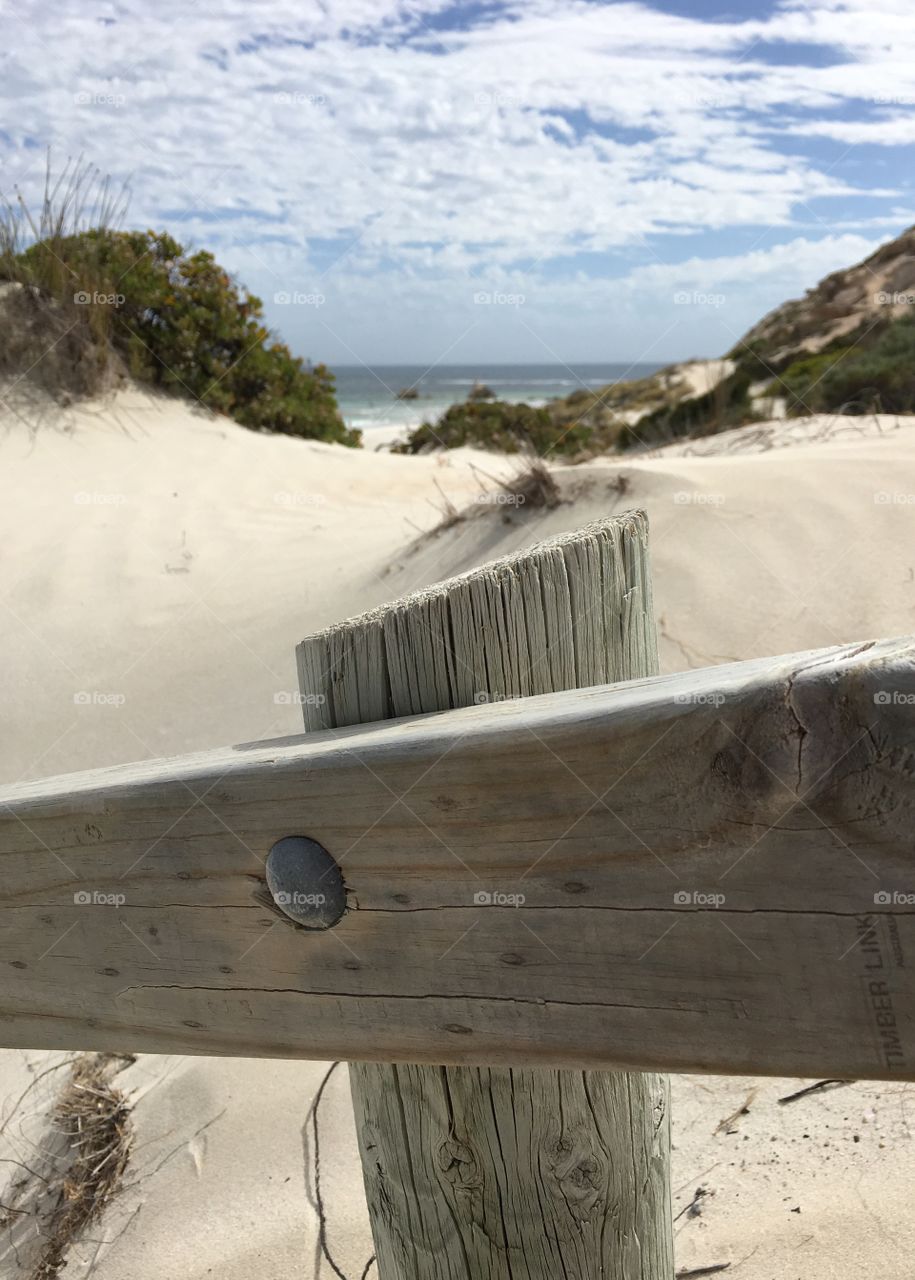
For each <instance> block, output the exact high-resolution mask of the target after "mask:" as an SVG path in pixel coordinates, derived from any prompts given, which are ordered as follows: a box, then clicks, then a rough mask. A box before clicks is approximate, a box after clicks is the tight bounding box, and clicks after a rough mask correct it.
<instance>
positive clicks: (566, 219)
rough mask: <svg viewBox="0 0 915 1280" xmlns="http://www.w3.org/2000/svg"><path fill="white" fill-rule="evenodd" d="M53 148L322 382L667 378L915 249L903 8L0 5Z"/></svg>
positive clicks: (240, 2)
mask: <svg viewBox="0 0 915 1280" xmlns="http://www.w3.org/2000/svg"><path fill="white" fill-rule="evenodd" d="M0 32H2V35H0V190H2V191H3V193H4V194H6V195H10V194H11V193H12V192H13V190H14V188H16V187H18V188H19V189H20V190H21V191H22V192H23V193H24V195H25V196H26V198H28V199H34V198H35V197H36V196H37V195H39V194H40V190H41V186H42V182H43V177H44V166H45V161H46V153H47V148H48V147H50V148H51V156H52V164H53V165H54V166H55V168H56V169H59V168H60V167H61V166H62V165H63V164H64V163H65V162H66V159H67V157H70V156H72V157H76V156H79V155H82V156H83V157H84V158H85V159H86V160H87V161H90V162H92V163H93V164H95V165H97V166H98V168H99V169H100V170H101V171H102V172H104V173H107V174H111V175H112V178H113V179H114V180H115V181H116V182H122V181H127V182H129V186H130V192H131V194H130V202H129V206H128V209H127V214H126V217H125V219H124V222H123V225H130V226H139V227H155V228H157V229H159V228H161V229H166V230H169V231H170V232H171V233H172V234H173V235H175V236H176V237H177V238H178V239H179V240H180V241H181V242H182V243H183V244H185V245H186V246H188V247H192V248H205V249H209V250H211V251H212V252H213V253H215V255H216V257H217V258H218V259H219V261H221V262H222V263H223V264H224V265H225V266H226V267H228V268H229V269H230V270H231V271H232V273H233V274H234V275H235V276H236V278H237V279H238V280H239V281H240V282H242V283H243V284H244V285H245V286H246V287H247V288H249V289H250V290H251V291H252V292H254V293H256V294H257V295H258V296H259V297H260V298H261V299H262V300H263V302H264V306H265V313H266V315H267V318H268V321H269V323H270V325H271V326H272V327H273V328H274V329H275V330H276V331H277V332H278V333H279V334H280V335H281V336H282V337H283V338H284V339H285V340H287V341H288V342H289V344H290V346H291V347H292V348H293V350H294V351H295V352H296V353H297V354H300V355H304V356H308V357H310V358H312V359H314V360H315V361H318V360H324V361H326V362H328V363H330V364H331V365H332V366H333V365H334V364H359V363H366V364H377V363H411V364H412V363H423V364H427V365H433V364H436V363H471V362H474V361H478V362H487V363H491V362H522V363H525V362H529V363H551V362H554V361H556V362H570V361H575V362H582V361H600V362H607V361H624V362H650V363H662V362H664V361H668V360H675V359H683V358H687V357H690V356H711V355H719V354H722V353H724V352H725V351H727V350H729V349H730V348H731V347H732V346H733V345H734V344H735V343H736V342H737V340H738V339H739V337H740V336H741V335H742V334H743V333H744V332H745V331H746V330H747V329H748V328H749V327H750V326H751V325H752V324H753V323H755V322H756V321H757V320H758V319H759V318H760V317H761V316H762V315H763V314H765V312H767V311H768V310H770V309H771V308H772V307H774V306H776V305H778V304H779V303H780V302H782V301H784V300H785V299H786V298H788V297H794V296H798V295H799V294H801V293H803V291H804V289H805V288H807V287H809V286H811V285H813V284H815V283H816V281H817V280H818V279H820V278H821V277H822V276H823V275H825V274H826V273H827V272H829V271H831V270H834V269H836V268H839V267H842V266H847V265H850V264H852V263H853V262H856V261H858V260H859V259H861V258H862V257H864V256H865V255H866V254H867V253H869V252H870V251H871V250H873V249H874V248H875V247H876V246H877V245H878V244H879V243H881V242H882V241H885V240H887V239H889V238H891V237H893V236H895V235H897V234H898V233H899V232H900V231H902V230H904V229H905V228H906V227H908V226H910V225H911V224H912V223H915V192H913V176H915V164H913V160H915V111H913V106H915V6H913V2H912V0H778V2H772V0H769V2H764V0H722V3H718V2H717V0H655V2H652V3H647V2H646V3H635V2H632V0H611V2H607V0H505V2H503V0H493V2H491V3H490V2H488V0H481V2H479V3H469V4H453V3H449V2H448V0H323V2H320V3H319V2H318V0H218V2H217V0H156V3H155V4H154V5H153V4H151V3H150V0H122V2H115V0H34V2H33V0H19V2H18V3H10V2H8V0H0Z"/></svg>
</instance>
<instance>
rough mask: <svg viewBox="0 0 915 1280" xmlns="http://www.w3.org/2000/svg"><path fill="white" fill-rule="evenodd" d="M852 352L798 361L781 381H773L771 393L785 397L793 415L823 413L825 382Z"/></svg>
mask: <svg viewBox="0 0 915 1280" xmlns="http://www.w3.org/2000/svg"><path fill="white" fill-rule="evenodd" d="M848 353H849V348H848V347H835V348H833V349H832V350H831V351H821V352H819V353H818V354H817V355H815V356H808V357H807V358H806V359H804V360H795V362H794V364H791V365H789V366H788V368H787V369H786V370H785V372H784V373H783V374H782V375H781V376H780V377H779V378H775V379H773V381H772V383H771V384H770V386H769V394H770V395H773V396H785V398H786V411H787V412H788V413H789V414H790V415H792V416H794V415H798V414H805V413H819V412H820V410H821V408H822V396H823V379H824V377H825V375H826V374H827V373H828V372H829V370H830V369H831V368H832V367H833V365H834V364H836V363H837V362H838V361H839V360H844V359H845V358H846V357H847V355H848Z"/></svg>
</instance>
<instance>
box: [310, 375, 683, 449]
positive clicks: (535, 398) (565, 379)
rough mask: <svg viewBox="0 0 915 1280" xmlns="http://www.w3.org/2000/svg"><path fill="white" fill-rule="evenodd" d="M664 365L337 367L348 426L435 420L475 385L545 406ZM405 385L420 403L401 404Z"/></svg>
mask: <svg viewBox="0 0 915 1280" xmlns="http://www.w3.org/2000/svg"><path fill="white" fill-rule="evenodd" d="M661 367H662V366H661V365H658V364H573V365H564V364H482V363H481V364H472V365H471V364H440V365H436V366H435V367H434V368H431V369H430V368H429V367H428V366H427V365H418V364H416V365H412V364H387V365H374V366H372V367H367V366H365V365H339V364H338V365H334V366H332V371H333V373H334V375H335V377H336V379H337V401H338V403H339V405H340V412H341V413H342V415H343V417H344V419H345V421H346V424H347V426H350V427H358V428H360V429H361V430H363V431H366V432H368V431H371V430H372V429H373V428H375V427H395V426H408V427H414V426H418V425H419V424H420V423H421V422H424V421H430V422H434V421H435V419H436V418H438V417H440V415H441V414H443V413H444V412H445V410H446V409H447V408H448V407H449V406H450V405H452V404H456V403H458V402H459V401H462V400H466V399H467V393H468V392H469V391H470V389H471V387H472V386H473V384H474V383H475V382H482V383H484V384H485V385H486V386H487V387H490V388H491V389H492V390H493V391H494V392H495V393H496V397H497V398H498V399H499V400H508V401H511V402H513V403H520V402H522V401H523V402H524V403H526V404H531V405H542V404H544V403H545V402H546V401H547V400H552V399H554V398H555V397H557V396H567V395H569V394H570V392H572V391H576V390H578V389H579V388H586V389H590V388H595V389H596V388H597V387H602V386H605V385H606V384H607V383H608V382H617V381H619V380H620V379H622V378H625V379H627V380H628V379H633V378H644V377H647V376H648V375H649V374H651V373H654V372H655V371H656V370H657V369H660V368H661ZM403 387H415V388H416V390H417V391H418V392H419V398H418V399H417V400H398V399H397V392H398V391H399V390H400V389H401V388H403Z"/></svg>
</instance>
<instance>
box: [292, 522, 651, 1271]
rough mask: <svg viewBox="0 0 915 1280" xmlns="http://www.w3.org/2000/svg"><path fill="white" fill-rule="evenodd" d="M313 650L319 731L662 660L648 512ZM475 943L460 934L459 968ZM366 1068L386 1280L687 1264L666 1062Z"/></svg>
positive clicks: (361, 1105)
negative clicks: (676, 1204) (673, 1174)
mask: <svg viewBox="0 0 915 1280" xmlns="http://www.w3.org/2000/svg"><path fill="white" fill-rule="evenodd" d="M298 656H299V675H300V683H301V689H302V693H303V695H304V699H303V701H304V707H305V721H306V728H308V729H327V728H337V727H341V726H344V725H352V724H357V723H361V722H366V721H376V720H382V719H387V718H390V717H397V716H408V715H415V714H418V713H422V712H434V711H443V710H446V709H448V708H453V707H461V706H467V705H469V704H471V703H474V702H477V703H479V702H486V701H489V700H494V699H495V700H501V699H513V698H518V697H526V696H530V695H533V694H540V693H551V692H556V691H559V690H565V689H571V688H578V687H585V686H590V685H596V684H602V683H605V682H612V681H618V680H630V679H635V678H637V677H641V676H648V675H652V674H654V673H655V672H656V671H657V650H656V641H655V627H654V619H653V614H652V605H651V587H650V578H649V568H648V552H647V521H646V518H645V516H644V515H642V514H641V513H630V514H628V515H625V516H622V517H619V518H616V519H613V520H608V521H604V522H600V523H597V524H594V525H591V526H589V527H587V528H586V529H583V530H581V531H580V532H579V533H576V534H575V535H573V536H569V537H561V538H558V539H554V540H552V541H550V542H546V543H541V544H540V545H539V546H538V547H536V548H534V549H533V550H531V551H527V552H524V553H521V554H520V555H517V556H514V557H510V558H508V559H505V560H501V561H498V562H496V563H493V564H490V565H487V566H484V567H483V568H481V569H478V570H474V571H473V572H471V573H468V574H465V575H463V576H462V577H459V578H456V579H453V580H452V581H450V582H446V583H443V584H441V585H440V586H436V587H432V588H430V589H429V590H428V591H424V592H421V593H419V594H417V595H415V596H412V597H409V598H408V599H406V600H402V601H400V602H398V603H396V604H393V605H390V606H388V607H385V608H382V609H379V610H377V611H375V612H373V613H370V614H368V615H365V616H363V617H361V618H357V619H354V620H353V621H350V622H347V623H345V624H343V625H341V626H337V627H334V628H331V629H330V630H328V631H325V632H322V633H321V634H319V635H316V636H313V637H311V638H310V639H308V640H306V641H305V642H304V643H303V644H302V645H301V646H300V647H299V651H298ZM573 781H574V779H572V778H570V782H573ZM391 804H392V806H393V805H404V806H406V807H407V809H409V806H410V796H409V793H407V794H406V795H404V796H396V795H392V796H391ZM587 807H588V798H587V796H586V795H585V798H584V801H583V804H582V811H583V812H584V810H585V809H586V808H587ZM429 840H430V841H431V842H435V843H438V842H439V841H440V840H441V837H440V836H439V835H437V834H436V832H435V831H434V830H430V831H429ZM454 856H455V857H459V855H458V854H457V853H456V852H455V855H454ZM496 871H497V868H496V867H494V868H493V872H494V874H495V872H496ZM523 887H524V886H523V884H521V883H516V882H515V880H514V879H508V878H506V882H505V884H504V885H502V886H501V888H500V889H499V890H497V891H496V894H495V895H493V896H494V897H495V896H497V895H498V893H500V892H501V893H502V894H504V895H506V898H507V899H510V898H511V895H513V894H516V893H517V892H518V891H520V890H523ZM492 909H493V910H499V909H500V908H499V906H498V905H496V904H495V903H494V905H493V907H492ZM501 909H505V908H501ZM532 941H534V939H532ZM544 945H545V944H544ZM473 946H474V939H473V934H472V931H471V930H468V931H467V933H466V935H465V936H463V937H462V936H460V935H459V934H456V935H455V937H454V940H453V942H452V943H451V945H450V946H449V948H448V950H447V952H446V953H445V954H444V955H443V956H442V957H441V960H440V965H441V968H442V971H443V975H444V974H446V973H447V970H448V968H452V969H457V970H459V969H460V967H461V965H462V962H466V956H467V952H468V951H472V950H473ZM520 961H521V957H519V962H520ZM443 980H445V979H444V977H443ZM350 1081H351V1086H352V1094H353V1105H354V1108H355V1113H356V1124H357V1131H358V1135H359V1144H360V1150H361V1154H362V1167H363V1174H364V1177H365V1186H366V1193H367V1197H368V1204H369V1212H370V1215H371V1220H372V1230H373V1233H374V1238H375V1248H376V1252H377V1257H378V1270H379V1277H380V1280H556V1278H557V1277H563V1280H596V1278H597V1277H599V1276H600V1277H605V1280H670V1278H671V1277H672V1276H673V1241H672V1228H671V1210H670V1175H669V1154H670V1121H669V1089H668V1082H667V1078H666V1077H665V1076H662V1075H656V1074H648V1073H629V1072H608V1071H559V1070H546V1069H518V1068H514V1067H512V1068H507V1067H500V1068H485V1067H484V1068H479V1067H434V1066H413V1065H395V1064H391V1065H378V1064H375V1063H357V1064H353V1065H351V1067H350Z"/></svg>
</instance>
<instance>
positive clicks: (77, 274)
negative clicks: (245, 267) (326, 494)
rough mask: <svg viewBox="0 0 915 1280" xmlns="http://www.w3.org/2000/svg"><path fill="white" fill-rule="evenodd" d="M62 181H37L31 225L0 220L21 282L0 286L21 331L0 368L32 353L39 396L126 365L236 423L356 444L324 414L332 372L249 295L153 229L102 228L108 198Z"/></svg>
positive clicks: (82, 390) (8, 272)
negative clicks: (307, 357) (269, 322)
mask: <svg viewBox="0 0 915 1280" xmlns="http://www.w3.org/2000/svg"><path fill="white" fill-rule="evenodd" d="M66 173H67V171H65V175H66ZM61 181H63V179H62V180H61ZM61 181H59V182H58V184H57V186H55V187H54V188H53V189H51V187H50V180H49V182H48V185H47V186H46V189H45V197H44V203H43V206H42V209H41V213H40V215H39V218H38V219H37V221H36V220H34V219H33V218H32V216H31V215H30V213H29V211H28V209H27V208H26V206H25V204H24V203H23V201H22V200H21V199H20V200H19V201H18V203H17V205H15V206H14V205H10V204H9V203H7V204H6V206H5V209H4V211H3V212H2V213H0V279H5V280H7V281H9V282H12V283H13V284H14V285H18V286H20V288H19V289H18V290H14V291H13V292H11V291H9V290H7V292H6V297H5V299H4V311H6V309H7V306H11V307H12V308H13V311H14V312H15V313H16V318H17V320H19V321H23V320H24V321H27V323H25V324H24V325H22V324H20V325H19V327H18V330H17V325H16V324H12V323H11V324H9V325H8V328H9V329H10V332H11V334H15V332H17V331H18V333H19V334H20V335H22V334H25V339H24V343H25V346H24V349H20V348H22V346H23V339H22V338H21V337H20V339H18V342H19V345H18V346H16V347H15V349H14V347H13V346H11V345H10V343H8V344H7V346H6V350H5V355H3V354H0V362H2V364H3V365H4V366H5V367H6V371H7V372H20V373H22V372H24V371H25V370H26V369H27V368H28V367H29V364H30V363H32V362H31V361H30V355H34V356H35V360H34V363H33V364H32V367H33V369H34V370H36V371H37V377H38V379H39V380H41V381H42V382H43V385H44V386H45V387H46V389H47V390H50V391H52V392H66V393H73V394H77V395H84V394H92V393H94V392H97V391H100V390H102V389H103V388H104V386H105V385H106V384H107V383H108V382H110V381H111V378H112V376H113V375H114V374H116V373H117V372H119V371H121V370H126V371H127V372H128V373H129V374H130V375H131V376H132V377H134V378H136V379H137V380H138V381H140V382H144V383H148V384H152V385H153V386H157V387H161V388H163V389H164V390H168V391H173V392H177V393H179V394H185V395H189V396H191V397H193V398H194V399H196V400H198V401H200V402H201V403H202V404H204V405H206V406H207V407H208V408H210V409H214V410H216V411H218V412H220V413H225V414H227V415H228V416H230V417H232V418H234V419H235V420H236V421H237V422H240V423H241V424H242V425H244V426H246V427H251V428H254V429H256V430H263V431H278V432H283V433H285V434H287V435H295V436H307V437H310V438H313V439H319V440H329V441H337V442H339V443H341V444H348V445H358V444H359V443H360V440H361V433H360V432H358V431H351V430H348V429H347V427H346V426H345V425H344V423H343V420H342V419H341V417H340V414H339V412H338V410H337V403H336V397H335V394H334V379H333V375H332V374H331V373H330V372H329V371H328V370H327V369H326V368H325V367H324V366H323V365H318V366H317V367H316V368H315V369H306V367H305V365H304V364H303V362H302V361H301V360H300V359H299V358H298V357H296V356H293V355H292V353H291V352H290V350H289V348H288V347H287V346H286V345H285V344H284V343H282V342H275V341H272V340H271V336H270V332H269V330H268V329H267V327H266V325H265V324H264V321H263V308H262V304H261V301H260V299H259V298H256V297H255V296H254V295H253V294H249V293H247V292H246V290H245V289H243V288H241V287H240V286H238V285H236V284H235V283H234V282H233V281H232V279H231V277H230V276H229V274H228V273H227V272H226V271H225V270H224V269H223V268H222V267H220V266H219V264H218V263H217V262H216V261H215V259H214V258H213V255H212V254H210V253H206V252H203V251H201V252H197V253H192V254H189V253H186V252H185V250H184V248H183V247H182V246H181V245H180V244H179V243H178V241H177V240H175V239H173V238H172V237H171V236H170V235H168V234H166V233H165V232H156V231H115V230H112V229H111V227H110V226H108V225H107V222H108V221H110V216H111V214H112V213H113V211H114V209H115V203H114V202H112V201H111V200H110V199H109V198H108V196H107V184H105V183H102V182H99V180H98V176H97V174H96V173H95V171H93V170H89V169H87V168H85V167H82V166H81V165H79V164H77V166H76V168H75V170H72V171H70V173H69V178H68V179H67V182H66V183H65V184H64V186H63V187H62V188H61ZM96 188H97V191H96ZM93 192H95V194H96V198H95V202H94V204H93V205H92V208H91V209H90V210H89V215H88V216H89V218H90V219H91V220H93V221H95V220H96V219H97V220H98V221H97V225H94V226H88V227H87V226H86V225H84V224H85V222H86V220H87V214H86V204H87V194H88V195H89V196H91V195H92V194H93ZM25 240H31V241H32V243H31V244H29V245H28V246H27V247H24V241H25ZM16 341H17V339H15V337H14V338H13V343H15V342H16ZM60 343H63V346H62V347H61V346H60ZM14 365H18V366H19V368H15V367H11V366H14Z"/></svg>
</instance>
